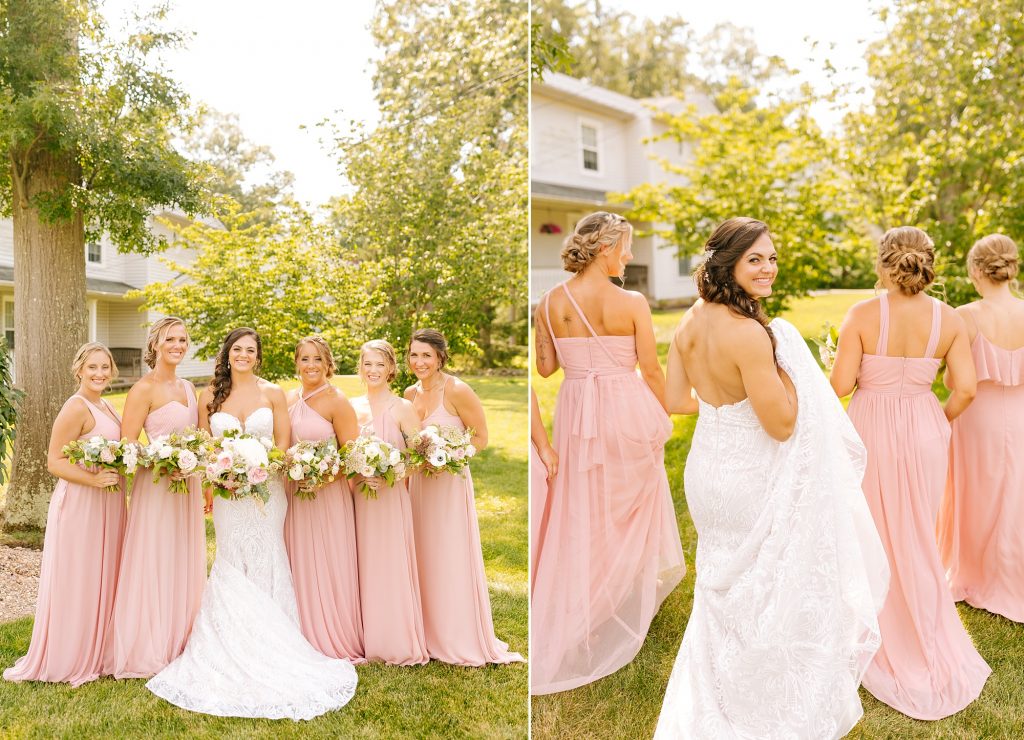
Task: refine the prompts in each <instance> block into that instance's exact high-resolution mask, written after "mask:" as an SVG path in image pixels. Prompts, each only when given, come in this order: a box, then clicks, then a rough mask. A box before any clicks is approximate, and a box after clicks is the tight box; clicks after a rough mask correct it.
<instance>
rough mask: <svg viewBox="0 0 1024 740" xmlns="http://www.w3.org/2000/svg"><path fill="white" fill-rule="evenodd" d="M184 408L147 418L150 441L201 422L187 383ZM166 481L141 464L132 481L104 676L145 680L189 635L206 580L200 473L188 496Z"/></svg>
mask: <svg viewBox="0 0 1024 740" xmlns="http://www.w3.org/2000/svg"><path fill="white" fill-rule="evenodd" d="M185 396H186V405H184V406H183V405H182V404H181V403H179V402H178V401H171V402H170V403H166V404H164V405H163V406H161V407H160V408H158V409H156V410H155V411H151V412H150V413H149V415H148V416H147V417H146V421H145V423H144V424H143V427H144V428H145V430H146V436H147V437H148V438H149V439H150V440H152V439H155V438H156V437H158V436H160V435H162V434H170V433H172V432H180V431H182V430H184V429H185V428H187V427H190V426H196V425H197V424H198V423H199V409H198V406H197V403H196V397H195V391H194V390H193V389H192V384H191V383H185ZM169 487H170V479H169V478H167V477H166V476H161V477H160V479H159V480H158V481H157V482H155V483H154V482H153V471H152V469H150V468H139V470H138V472H137V473H136V474H135V481H134V483H133V485H132V492H131V499H130V501H129V507H128V528H127V530H126V532H125V538H124V556H123V558H122V560H121V572H120V575H119V576H118V579H117V597H116V598H115V599H114V616H113V619H112V620H111V622H110V636H109V642H108V648H107V659H106V661H105V664H104V671H103V672H104V673H107V674H110V675H112V676H114V677H115V678H148V677H150V676H155V675H156V674H157V673H159V672H160V671H161V670H163V668H164V666H166V665H168V664H169V663H170V662H171V661H172V660H174V659H175V658H177V657H178V656H179V655H181V651H182V650H184V649H185V643H186V642H188V636H189V634H190V633H191V632H192V622H193V620H195V617H196V613H197V612H198V611H199V604H200V603H202V599H203V587H204V586H205V585H206V527H205V525H204V523H203V495H202V487H201V484H200V481H199V476H192V477H191V478H189V480H188V493H186V494H178V493H171V492H170V490H168V489H169Z"/></svg>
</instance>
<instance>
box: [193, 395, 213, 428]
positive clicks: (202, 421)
mask: <svg viewBox="0 0 1024 740" xmlns="http://www.w3.org/2000/svg"><path fill="white" fill-rule="evenodd" d="M212 400H213V391H211V390H210V389H209V388H208V387H207V388H203V391H202V393H200V394H199V400H198V401H196V404H198V406H199V428H200V429H205V430H206V431H208V432H210V433H211V434H213V430H212V429H210V412H209V411H208V410H207V409H206V406H207V404H209V403H210V401H212Z"/></svg>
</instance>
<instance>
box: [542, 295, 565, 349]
mask: <svg viewBox="0 0 1024 740" xmlns="http://www.w3.org/2000/svg"><path fill="white" fill-rule="evenodd" d="M544 318H545V319H546V320H547V322H548V336H550V337H551V344H553V345H554V347H555V359H556V360H558V363H559V364H563V363H562V355H561V354H560V353H559V351H558V337H556V336H555V330H554V329H553V328H552V326H551V291H548V292H547V294H545V296H544Z"/></svg>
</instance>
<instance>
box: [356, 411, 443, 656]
mask: <svg viewBox="0 0 1024 740" xmlns="http://www.w3.org/2000/svg"><path fill="white" fill-rule="evenodd" d="M392 403H394V401H392ZM362 431H363V432H364V433H369V434H373V435H374V436H375V437H377V438H378V439H382V440H384V441H385V442H387V443H388V444H392V445H394V446H395V447H397V448H398V449H403V448H404V447H405V438H404V437H403V436H402V430H401V428H400V427H399V426H398V423H397V422H396V421H395V419H394V417H393V416H392V415H391V409H390V407H389V408H388V409H386V410H385V411H384V413H383V414H381V417H380V418H379V419H374V420H373V422H372V424H367V425H366V426H365V427H364V428H363V430H362ZM354 496H355V510H356V547H357V551H358V556H359V557H358V562H359V600H360V604H361V609H362V617H363V643H364V645H365V648H366V659H367V660H369V661H384V662H385V663H388V664H390V665H422V664H423V663H426V662H427V661H429V660H430V654H429V652H428V651H427V638H426V635H425V633H424V631H423V605H422V603H421V600H420V579H419V574H418V573H417V572H416V543H415V541H414V540H413V528H412V503H411V502H410V501H409V487H408V484H407V482H406V481H400V482H399V483H398V485H396V486H393V487H391V488H382V489H381V490H379V491H378V492H377V498H375V499H367V498H366V497H365V496H363V494H362V493H360V492H358V491H357V492H356V493H355V494H354Z"/></svg>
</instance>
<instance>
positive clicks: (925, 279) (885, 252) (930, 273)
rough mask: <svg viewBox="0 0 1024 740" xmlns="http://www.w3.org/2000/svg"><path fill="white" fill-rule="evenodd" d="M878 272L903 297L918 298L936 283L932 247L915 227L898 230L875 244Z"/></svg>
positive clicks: (886, 234)
mask: <svg viewBox="0 0 1024 740" xmlns="http://www.w3.org/2000/svg"><path fill="white" fill-rule="evenodd" d="M878 271H879V272H880V273H883V272H884V273H885V275H886V276H887V277H888V278H889V280H891V281H892V284H893V285H895V286H896V287H897V288H899V290H900V292H901V293H903V294H905V295H917V294H918V293H920V292H921V291H922V290H924V289H925V288H927V287H928V286H929V285H931V284H932V281H933V280H935V245H934V244H933V243H932V240H931V237H929V236H928V235H927V234H926V233H924V232H923V231H921V229H919V228H917V227H916V226H897V227H896V228H894V229H889V230H888V231H887V232H885V233H884V234H882V238H881V240H880V241H879V242H878Z"/></svg>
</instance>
